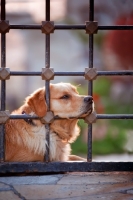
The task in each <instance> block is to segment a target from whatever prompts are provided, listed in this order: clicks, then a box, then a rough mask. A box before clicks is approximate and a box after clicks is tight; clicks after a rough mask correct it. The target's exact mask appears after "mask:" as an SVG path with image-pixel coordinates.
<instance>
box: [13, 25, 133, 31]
mask: <svg viewBox="0 0 133 200" xmlns="http://www.w3.org/2000/svg"><path fill="white" fill-rule="evenodd" d="M41 27H42V26H41V25H36V24H34V25H30V24H29V25H10V29H31V30H32V29H36V30H37V29H38V30H40V29H41ZM85 29H86V25H85V24H77V25H75V24H73V25H55V30H85ZM98 30H133V25H114V26H98Z"/></svg>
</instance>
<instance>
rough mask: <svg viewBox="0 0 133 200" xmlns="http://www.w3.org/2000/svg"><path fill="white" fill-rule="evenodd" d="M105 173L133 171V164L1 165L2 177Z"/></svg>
mask: <svg viewBox="0 0 133 200" xmlns="http://www.w3.org/2000/svg"><path fill="white" fill-rule="evenodd" d="M105 171H108V172H112V171H133V162H71V163H70V162H49V163H43V162H25V163H19V162H9V163H6V162H5V163H2V164H1V165H0V174H1V175H6V174H18V173H24V174H27V173H32V174H33V173H36V174H37V173H38V174H39V173H43V174H45V173H60V172H105Z"/></svg>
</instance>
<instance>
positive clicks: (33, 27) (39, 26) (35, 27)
mask: <svg viewBox="0 0 133 200" xmlns="http://www.w3.org/2000/svg"><path fill="white" fill-rule="evenodd" d="M10 29H31V30H33V29H35V30H37V29H38V30H40V29H41V25H35V24H34V25H10Z"/></svg>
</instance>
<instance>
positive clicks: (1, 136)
mask: <svg viewBox="0 0 133 200" xmlns="http://www.w3.org/2000/svg"><path fill="white" fill-rule="evenodd" d="M5 3H6V2H5V0H1V20H5V18H6V14H5V13H6V11H5ZM1 67H3V68H4V67H6V35H5V34H3V33H2V34H1ZM5 91H6V82H5V80H2V81H1V110H3V111H4V110H5V102H6V92H5ZM4 144H5V126H4V125H0V162H3V161H4V159H5V145H4Z"/></svg>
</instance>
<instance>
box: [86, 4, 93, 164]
mask: <svg viewBox="0 0 133 200" xmlns="http://www.w3.org/2000/svg"><path fill="white" fill-rule="evenodd" d="M93 20H94V0H89V21H93ZM89 68H93V34H91V35H89ZM88 94H89V95H91V96H93V81H89V82H88ZM87 161H88V162H91V161H92V124H90V125H89V126H88V153H87Z"/></svg>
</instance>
